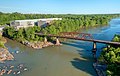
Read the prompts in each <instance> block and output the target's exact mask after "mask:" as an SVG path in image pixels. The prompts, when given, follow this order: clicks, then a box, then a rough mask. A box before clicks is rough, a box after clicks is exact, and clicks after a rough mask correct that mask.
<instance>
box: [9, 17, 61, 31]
mask: <svg viewBox="0 0 120 76" xmlns="http://www.w3.org/2000/svg"><path fill="white" fill-rule="evenodd" d="M53 20H62V18H47V19H31V20H14V21H11V22H10V26H14V27H15V28H16V29H19V28H26V27H33V26H35V25H37V26H41V27H46V26H47V24H48V23H50V22H51V21H53Z"/></svg>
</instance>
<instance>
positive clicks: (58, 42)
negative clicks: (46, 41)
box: [55, 37, 61, 45]
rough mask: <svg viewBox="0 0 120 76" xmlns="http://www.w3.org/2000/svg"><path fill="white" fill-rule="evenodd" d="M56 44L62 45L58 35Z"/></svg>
mask: <svg viewBox="0 0 120 76" xmlns="http://www.w3.org/2000/svg"><path fill="white" fill-rule="evenodd" d="M55 45H61V44H60V41H59V39H58V37H57V38H56V44H55Z"/></svg>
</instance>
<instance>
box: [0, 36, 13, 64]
mask: <svg viewBox="0 0 120 76" xmlns="http://www.w3.org/2000/svg"><path fill="white" fill-rule="evenodd" d="M6 42H7V40H6V39H5V38H4V37H2V35H1V34H0V62H1V63H3V62H4V61H6V60H13V59H14V56H13V55H12V54H11V53H10V52H9V51H8V49H7V48H6V47H5V46H4V44H5V43H6Z"/></svg>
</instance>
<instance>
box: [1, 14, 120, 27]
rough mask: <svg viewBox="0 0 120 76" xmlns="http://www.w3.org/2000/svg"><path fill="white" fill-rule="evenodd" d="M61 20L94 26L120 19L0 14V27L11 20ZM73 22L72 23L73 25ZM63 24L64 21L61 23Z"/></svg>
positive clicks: (110, 16) (94, 15)
mask: <svg viewBox="0 0 120 76" xmlns="http://www.w3.org/2000/svg"><path fill="white" fill-rule="evenodd" d="M55 17H58V18H63V20H67V22H68V23H69V21H71V22H70V23H69V24H75V25H79V26H80V25H84V26H90V25H92V26H94V25H105V24H108V22H109V20H110V19H112V18H116V17H120V14H91V15H76V14H22V13H18V12H14V13H2V12H0V25H4V24H9V22H10V21H12V20H24V19H39V18H55ZM73 22H74V23H73ZM63 23H65V21H63Z"/></svg>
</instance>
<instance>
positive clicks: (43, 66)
mask: <svg viewBox="0 0 120 76" xmlns="http://www.w3.org/2000/svg"><path fill="white" fill-rule="evenodd" d="M79 31H80V32H85V33H90V34H92V35H93V37H94V38H95V39H101V40H108V41H109V40H112V38H113V36H114V34H116V33H118V32H120V25H119V24H115V25H114V24H112V25H110V26H99V27H94V28H89V29H84V30H79ZM7 41H8V42H7V43H6V44H5V46H6V47H7V48H8V49H9V51H10V52H15V51H19V53H18V54H16V53H14V54H13V55H14V56H15V60H14V61H7V62H6V63H9V64H12V65H18V64H20V63H23V64H24V65H25V66H26V67H27V68H28V70H27V71H26V72H23V73H20V74H19V76H96V72H95V71H94V69H93V67H92V63H93V56H92V52H91V50H92V43H91V42H84V41H78V40H67V41H65V42H63V43H62V44H63V45H62V46H51V47H47V48H43V49H39V50H35V49H32V48H29V47H26V46H24V45H22V44H20V43H18V42H15V41H12V40H10V39H7ZM104 46H106V45H105V44H99V43H98V44H97V49H98V50H97V56H99V53H100V52H101V48H102V47H104ZM11 76H12V75H11Z"/></svg>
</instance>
